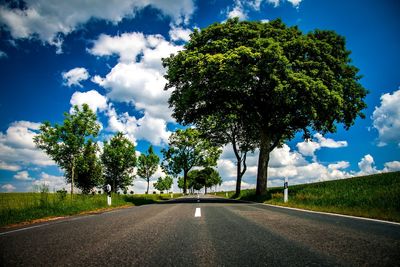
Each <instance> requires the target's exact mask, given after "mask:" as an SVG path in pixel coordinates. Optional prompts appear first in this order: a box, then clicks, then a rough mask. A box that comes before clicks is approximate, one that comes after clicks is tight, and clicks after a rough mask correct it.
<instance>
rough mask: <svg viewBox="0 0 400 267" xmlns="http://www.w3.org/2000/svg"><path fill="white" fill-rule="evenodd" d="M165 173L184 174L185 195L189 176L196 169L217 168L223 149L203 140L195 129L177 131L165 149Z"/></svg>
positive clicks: (163, 151) (163, 165)
mask: <svg viewBox="0 0 400 267" xmlns="http://www.w3.org/2000/svg"><path fill="white" fill-rule="evenodd" d="M162 153H163V155H164V160H163V163H162V167H163V169H164V171H165V172H166V173H168V174H170V175H172V176H178V175H179V174H180V173H183V193H184V194H186V190H187V175H188V173H189V171H190V170H191V169H192V168H193V167H195V166H198V167H201V166H203V167H208V166H216V165H217V160H218V158H219V156H220V154H221V149H220V148H219V147H218V146H215V145H213V144H212V143H211V142H210V141H209V140H206V139H203V138H201V136H200V132H199V131H198V130H196V129H193V128H187V129H185V130H177V131H176V132H175V133H173V134H172V135H171V136H170V137H169V147H168V149H163V150H162Z"/></svg>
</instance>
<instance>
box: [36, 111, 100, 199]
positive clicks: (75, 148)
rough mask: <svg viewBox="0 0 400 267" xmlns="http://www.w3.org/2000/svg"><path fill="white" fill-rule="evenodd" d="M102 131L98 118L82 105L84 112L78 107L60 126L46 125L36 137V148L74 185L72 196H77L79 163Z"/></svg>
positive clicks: (66, 115) (65, 114)
mask: <svg viewBox="0 0 400 267" xmlns="http://www.w3.org/2000/svg"><path fill="white" fill-rule="evenodd" d="M99 130H100V125H99V124H98V123H97V117H96V114H95V113H94V112H93V111H92V110H91V109H90V108H89V106H88V105H87V104H83V105H82V108H80V107H78V106H76V105H75V106H74V107H73V110H72V112H71V113H64V122H63V124H61V125H60V124H55V125H54V126H51V124H50V122H44V123H43V124H42V125H41V126H40V133H39V134H38V135H37V136H35V137H34V142H35V144H36V146H37V147H38V148H40V149H42V150H44V151H45V152H46V154H47V155H49V156H50V158H52V159H53V160H54V161H55V162H56V163H57V164H58V165H59V166H60V168H61V169H63V170H64V172H65V174H64V175H65V178H66V181H67V183H71V194H73V193H74V184H75V178H76V173H75V170H76V165H77V160H78V158H79V157H82V156H83V153H84V151H85V148H88V146H87V144H88V143H89V142H92V138H93V137H96V136H97V134H98V132H99ZM80 177H83V176H80ZM79 185H82V183H81V182H80V183H79Z"/></svg>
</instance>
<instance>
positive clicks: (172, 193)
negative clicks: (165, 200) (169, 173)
mask: <svg viewBox="0 0 400 267" xmlns="http://www.w3.org/2000/svg"><path fill="white" fill-rule="evenodd" d="M171 198H174V182H172V189H171Z"/></svg>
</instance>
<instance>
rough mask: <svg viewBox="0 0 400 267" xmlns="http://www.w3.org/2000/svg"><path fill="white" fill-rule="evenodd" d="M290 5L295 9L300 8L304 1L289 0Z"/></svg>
mask: <svg viewBox="0 0 400 267" xmlns="http://www.w3.org/2000/svg"><path fill="white" fill-rule="evenodd" d="M287 1H288V2H289V3H291V4H292V5H293V6H294V7H296V8H297V7H299V6H300V3H301V1H302V0H287Z"/></svg>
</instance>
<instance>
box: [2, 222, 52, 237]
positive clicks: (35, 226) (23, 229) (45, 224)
mask: <svg viewBox="0 0 400 267" xmlns="http://www.w3.org/2000/svg"><path fill="white" fill-rule="evenodd" d="M47 225H49V223H44V224H39V225H34V226H29V227H25V228H20V229H16V230H12V231H8V232H3V233H0V235H6V234H11V233H15V232H20V231H25V230H29V229H32V228H38V227H43V226H47Z"/></svg>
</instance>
